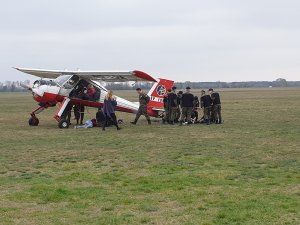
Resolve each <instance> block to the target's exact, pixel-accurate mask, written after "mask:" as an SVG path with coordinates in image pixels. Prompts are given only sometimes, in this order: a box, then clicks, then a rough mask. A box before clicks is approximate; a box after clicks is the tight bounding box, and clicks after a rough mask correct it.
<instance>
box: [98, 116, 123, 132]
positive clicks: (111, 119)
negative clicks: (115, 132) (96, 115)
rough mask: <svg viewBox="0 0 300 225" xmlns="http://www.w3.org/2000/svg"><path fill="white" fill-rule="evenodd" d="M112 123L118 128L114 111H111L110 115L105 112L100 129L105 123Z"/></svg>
mask: <svg viewBox="0 0 300 225" xmlns="http://www.w3.org/2000/svg"><path fill="white" fill-rule="evenodd" d="M109 123H112V124H113V125H115V126H116V128H119V126H118V122H117V117H116V114H115V113H111V114H110V115H107V114H105V123H104V126H103V127H102V129H103V130H104V129H105V127H106V126H107V124H109Z"/></svg>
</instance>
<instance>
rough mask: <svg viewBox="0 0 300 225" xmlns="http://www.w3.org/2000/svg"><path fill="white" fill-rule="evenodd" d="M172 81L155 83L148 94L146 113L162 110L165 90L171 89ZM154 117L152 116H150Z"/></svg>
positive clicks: (164, 80)
mask: <svg viewBox="0 0 300 225" xmlns="http://www.w3.org/2000/svg"><path fill="white" fill-rule="evenodd" d="M173 85H174V81H172V80H166V79H162V78H160V79H158V82H155V83H154V84H153V86H152V88H151V89H150V91H149V92H148V96H149V97H150V101H149V103H148V112H149V111H150V112H153V113H154V111H157V110H155V109H162V108H163V107H164V103H163V97H164V95H165V94H166V93H167V90H168V89H170V88H172V86H173ZM152 116H154V115H152Z"/></svg>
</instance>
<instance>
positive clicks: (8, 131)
mask: <svg viewBox="0 0 300 225" xmlns="http://www.w3.org/2000/svg"><path fill="white" fill-rule="evenodd" d="M197 93H199V92H197ZM116 94H118V95H120V96H122V97H126V98H128V99H130V100H133V101H136V96H135V94H134V92H128V91H127V92H117V93H116ZM220 94H221V97H222V103H223V104H222V109H223V110H222V112H223V117H224V120H225V123H224V124H223V125H212V126H206V125H193V126H182V127H179V126H168V125H165V126H163V125H160V124H159V123H158V122H153V125H151V126H148V125H147V123H146V121H145V119H144V118H141V120H140V121H139V123H138V125H136V126H133V125H130V124H129V122H130V121H131V120H132V119H133V115H130V114H123V113H118V117H119V118H122V119H124V121H125V124H124V125H122V127H123V129H122V130H121V131H116V129H115V128H108V129H107V130H106V131H105V132H102V131H101V130H100V129H96V128H93V129H82V130H76V129H73V128H72V127H73V126H71V128H69V129H65V130H62V129H59V128H57V123H56V121H55V120H54V119H53V118H52V117H53V114H54V111H55V109H56V108H50V109H48V110H47V111H44V112H43V113H42V114H40V115H39V116H38V117H39V119H40V125H39V126H38V127H29V126H28V124H27V120H28V116H29V114H28V113H29V112H30V111H32V109H34V108H35V107H36V103H35V102H33V100H32V98H31V97H30V94H21V93H14V94H8V93H1V94H0V106H1V110H0V126H1V131H0V138H1V139H0V142H1V143H0V224H5V225H8V224H43V225H45V224H206V225H208V224H262V225H263V224H264V225H265V224H300V213H299V212H300V210H299V208H300V204H299V199H300V175H299V174H300V173H299V172H300V163H299V159H300V119H299V115H300V104H299V102H300V89H256V90H255V89H229V90H221V91H220ZM94 114H95V110H94V109H89V114H87V115H86V118H87V119H89V118H93V117H94Z"/></svg>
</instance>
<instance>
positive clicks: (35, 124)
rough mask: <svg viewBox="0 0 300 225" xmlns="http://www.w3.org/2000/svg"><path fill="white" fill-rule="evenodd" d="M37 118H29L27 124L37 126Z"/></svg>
mask: <svg viewBox="0 0 300 225" xmlns="http://www.w3.org/2000/svg"><path fill="white" fill-rule="evenodd" d="M39 122H40V121H39V119H38V118H32V117H31V118H30V119H29V120H28V124H29V126H37V125H39Z"/></svg>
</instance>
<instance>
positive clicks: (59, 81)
mask: <svg viewBox="0 0 300 225" xmlns="http://www.w3.org/2000/svg"><path fill="white" fill-rule="evenodd" d="M71 77H72V75H61V76H59V77H57V78H56V79H55V80H54V81H55V82H56V83H57V84H58V85H60V86H63V85H64V83H65V82H66V81H67V80H69V79H70V78H71Z"/></svg>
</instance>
